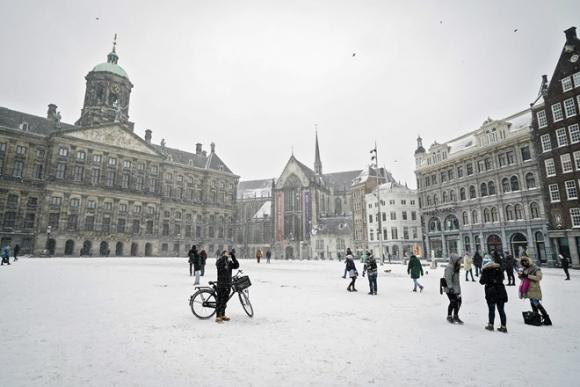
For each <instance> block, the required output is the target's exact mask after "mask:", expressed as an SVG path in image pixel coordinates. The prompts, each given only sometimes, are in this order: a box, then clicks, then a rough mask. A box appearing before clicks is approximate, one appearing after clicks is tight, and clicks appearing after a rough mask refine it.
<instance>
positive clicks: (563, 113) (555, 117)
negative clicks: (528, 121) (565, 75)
mask: <svg viewBox="0 0 580 387" xmlns="http://www.w3.org/2000/svg"><path fill="white" fill-rule="evenodd" d="M576 101H577V102H575V101H574V98H568V99H566V100H564V102H562V103H560V102H557V103H554V104H552V106H551V110H552V122H560V121H562V120H564V118H570V117H574V116H576V114H578V110H577V109H576V104H578V106H580V95H577V96H576ZM536 119H537V120H538V127H539V128H540V129H541V128H545V127H547V126H548V118H547V116H546V111H545V110H540V111H538V112H536Z"/></svg>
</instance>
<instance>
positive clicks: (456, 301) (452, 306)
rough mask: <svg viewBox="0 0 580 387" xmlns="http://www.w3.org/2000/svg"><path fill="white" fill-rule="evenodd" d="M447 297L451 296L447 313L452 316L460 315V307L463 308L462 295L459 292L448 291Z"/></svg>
mask: <svg viewBox="0 0 580 387" xmlns="http://www.w3.org/2000/svg"><path fill="white" fill-rule="evenodd" d="M447 297H448V298H449V306H448V307H447V315H448V316H451V315H454V316H458V315H459V308H461V297H460V296H458V295H457V294H449V293H447Z"/></svg>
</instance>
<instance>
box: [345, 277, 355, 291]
mask: <svg viewBox="0 0 580 387" xmlns="http://www.w3.org/2000/svg"><path fill="white" fill-rule="evenodd" d="M355 282H356V277H352V280H351V281H350V284H349V285H348V288H347V289H349V290H354V283H355Z"/></svg>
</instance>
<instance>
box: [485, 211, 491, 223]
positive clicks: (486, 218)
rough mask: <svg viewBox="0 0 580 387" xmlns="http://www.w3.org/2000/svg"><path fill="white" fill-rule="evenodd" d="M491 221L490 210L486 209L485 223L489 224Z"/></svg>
mask: <svg viewBox="0 0 580 387" xmlns="http://www.w3.org/2000/svg"><path fill="white" fill-rule="evenodd" d="M490 221H491V214H490V213H489V209H487V208H486V209H484V210H483V222H484V223H489V222H490Z"/></svg>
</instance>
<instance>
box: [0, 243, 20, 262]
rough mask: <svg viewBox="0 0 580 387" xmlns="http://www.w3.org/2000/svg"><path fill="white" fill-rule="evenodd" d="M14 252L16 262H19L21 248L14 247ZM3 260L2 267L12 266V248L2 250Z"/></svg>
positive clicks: (5, 247) (7, 246) (6, 247)
mask: <svg viewBox="0 0 580 387" xmlns="http://www.w3.org/2000/svg"><path fill="white" fill-rule="evenodd" d="M12 252H13V253H14V262H16V261H18V254H20V246H19V245H16V246H14V249H13V250H12ZM1 258H2V259H1V260H0V266H4V264H6V265H10V246H9V245H6V246H4V247H3V248H2V253H1Z"/></svg>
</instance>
